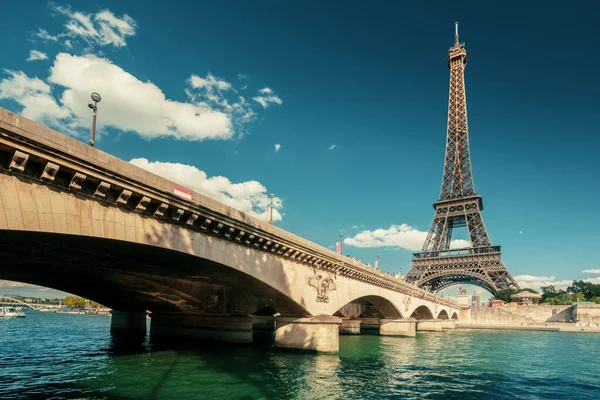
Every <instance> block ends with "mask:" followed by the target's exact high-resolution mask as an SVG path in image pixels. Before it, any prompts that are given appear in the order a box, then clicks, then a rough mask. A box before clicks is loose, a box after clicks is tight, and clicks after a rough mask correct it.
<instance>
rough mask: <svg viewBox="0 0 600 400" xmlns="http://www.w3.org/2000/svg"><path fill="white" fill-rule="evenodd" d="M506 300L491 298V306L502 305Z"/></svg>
mask: <svg viewBox="0 0 600 400" xmlns="http://www.w3.org/2000/svg"><path fill="white" fill-rule="evenodd" d="M503 305H504V300H490V307H502V306H503Z"/></svg>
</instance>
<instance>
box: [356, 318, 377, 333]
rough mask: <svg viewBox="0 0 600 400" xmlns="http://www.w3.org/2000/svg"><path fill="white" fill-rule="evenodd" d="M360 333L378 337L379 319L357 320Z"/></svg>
mask: <svg viewBox="0 0 600 400" xmlns="http://www.w3.org/2000/svg"><path fill="white" fill-rule="evenodd" d="M359 320H360V333H363V334H367V335H379V318H359Z"/></svg>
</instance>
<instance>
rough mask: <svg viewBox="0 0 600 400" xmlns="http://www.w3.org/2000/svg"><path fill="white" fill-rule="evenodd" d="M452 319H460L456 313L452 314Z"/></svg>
mask: <svg viewBox="0 0 600 400" xmlns="http://www.w3.org/2000/svg"><path fill="white" fill-rule="evenodd" d="M451 318H452V319H455V320H457V319H458V313H456V312H454V313H452V317H451Z"/></svg>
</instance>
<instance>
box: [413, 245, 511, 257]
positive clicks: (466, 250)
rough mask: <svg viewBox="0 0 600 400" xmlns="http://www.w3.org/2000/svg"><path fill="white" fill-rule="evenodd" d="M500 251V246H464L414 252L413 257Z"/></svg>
mask: <svg viewBox="0 0 600 400" xmlns="http://www.w3.org/2000/svg"><path fill="white" fill-rule="evenodd" d="M493 253H500V246H486V247H464V248H461V249H450V250H444V251H421V252H419V253H413V258H414V259H418V258H432V257H456V256H466V255H473V254H493Z"/></svg>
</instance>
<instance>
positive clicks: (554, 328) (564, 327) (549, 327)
mask: <svg viewBox="0 0 600 400" xmlns="http://www.w3.org/2000/svg"><path fill="white" fill-rule="evenodd" d="M456 329H489V330H500V331H544V332H583V333H600V327H589V326H586V327H582V326H576V325H575V324H569V323H563V324H561V323H549V324H544V325H539V324H533V325H521V324H468V323H461V322H459V323H457V324H456Z"/></svg>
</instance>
